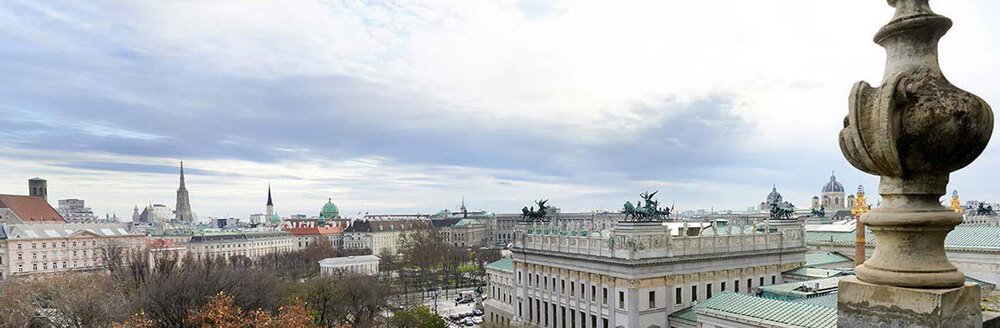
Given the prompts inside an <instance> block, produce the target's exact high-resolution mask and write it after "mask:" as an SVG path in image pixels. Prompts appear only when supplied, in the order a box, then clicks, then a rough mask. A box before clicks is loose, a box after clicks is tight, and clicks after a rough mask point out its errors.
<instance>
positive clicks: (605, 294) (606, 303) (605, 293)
mask: <svg viewBox="0 0 1000 328" xmlns="http://www.w3.org/2000/svg"><path fill="white" fill-rule="evenodd" d="M602 296H603V297H602V298H603V300H604V302H603V303H604V305H608V287H604V295H602Z"/></svg>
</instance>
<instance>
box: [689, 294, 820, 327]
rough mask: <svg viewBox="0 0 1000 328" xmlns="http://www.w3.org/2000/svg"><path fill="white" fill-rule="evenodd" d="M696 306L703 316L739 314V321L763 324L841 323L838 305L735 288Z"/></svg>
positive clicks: (696, 310)
mask: <svg viewBox="0 0 1000 328" xmlns="http://www.w3.org/2000/svg"><path fill="white" fill-rule="evenodd" d="M694 310H695V312H696V313H697V314H698V315H699V316H701V315H707V316H713V317H721V318H738V320H739V321H742V322H747V323H752V324H754V325H760V326H774V327H789V328H791V327H801V328H834V327H837V309H831V308H828V307H823V306H818V305H813V304H805V303H795V302H787V301H778V300H771V299H766V298H760V297H756V296H751V295H747V294H737V293H733V292H723V293H722V294H719V295H717V296H715V297H712V298H710V299H708V300H705V301H704V302H701V303H699V304H698V305H695V306H694Z"/></svg>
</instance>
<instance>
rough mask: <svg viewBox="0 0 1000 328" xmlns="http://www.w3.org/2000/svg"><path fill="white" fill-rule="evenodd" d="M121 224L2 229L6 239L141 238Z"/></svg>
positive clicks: (23, 226)
mask: <svg viewBox="0 0 1000 328" xmlns="http://www.w3.org/2000/svg"><path fill="white" fill-rule="evenodd" d="M127 227H128V225H127V224H122V223H39V224H9V225H6V226H3V227H2V230H4V233H0V235H6V238H7V239H10V240H15V239H48V238H66V237H73V236H79V235H83V234H92V235H96V236H99V237H121V236H142V235H143V234H138V233H132V232H130V231H128V229H127Z"/></svg>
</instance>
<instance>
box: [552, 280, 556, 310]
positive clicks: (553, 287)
mask: <svg viewBox="0 0 1000 328" xmlns="http://www.w3.org/2000/svg"><path fill="white" fill-rule="evenodd" d="M552 291H556V277H552ZM552 311H555V310H552Z"/></svg>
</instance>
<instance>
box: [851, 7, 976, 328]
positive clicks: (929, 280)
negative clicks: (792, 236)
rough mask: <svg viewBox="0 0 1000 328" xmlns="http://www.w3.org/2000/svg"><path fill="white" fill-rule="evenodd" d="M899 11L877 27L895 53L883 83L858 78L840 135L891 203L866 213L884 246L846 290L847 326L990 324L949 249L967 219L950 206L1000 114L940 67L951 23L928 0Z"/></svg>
mask: <svg viewBox="0 0 1000 328" xmlns="http://www.w3.org/2000/svg"><path fill="white" fill-rule="evenodd" d="M888 3H889V5H890V6H892V7H895V9H896V11H895V14H894V15H893V17H892V20H890V21H889V23H888V24H886V25H885V26H883V27H882V28H881V29H880V30H879V31H878V32H877V33H876V34H875V43H877V44H879V45H881V46H882V47H883V48H885V50H886V64H885V74H884V76H883V80H882V85H880V86H878V87H872V86H870V85H869V84H868V83H866V82H858V83H856V84H855V85H854V88H853V89H852V90H851V94H850V98H849V105H850V110H849V113H848V115H847V118H845V119H844V129H843V130H841V132H840V148H841V151H843V153H844V156H845V157H846V158H847V160H848V161H849V162H850V163H851V165H854V167H856V168H858V169H860V170H862V171H865V172H868V173H870V174H874V175H879V176H881V181H880V183H879V193H880V194H881V195H882V199H883V200H884V202H883V203H882V205H881V206H879V207H878V208H876V209H874V210H871V211H870V212H868V213H867V214H865V215H862V217H861V218H862V221H863V223H864V224H865V225H866V226H868V228H869V229H870V230H871V231H872V233H873V234H875V236H876V238H877V239H878V245H876V247H875V251H874V252H873V253H872V256H871V258H869V259H867V260H866V261H865V262H864V263H863V264H861V265H859V266H858V267H857V268H856V269H855V273H856V275H857V276H856V278H845V279H843V280H841V282H840V291H839V292H838V312H839V316H838V326H840V327H858V326H866V327H872V326H874V327H977V326H982V314H981V312H980V309H979V294H980V291H979V287H978V285H973V284H966V283H965V275H964V274H963V273H962V272H960V271H958V269H957V268H955V266H954V265H952V264H951V262H949V261H948V258H947V256H945V249H944V239H945V236H947V235H948V232H950V231H951V230H952V229H954V227H955V226H956V225H958V224H960V223H961V222H962V216H961V215H960V214H958V213H955V211H952V210H951V209H948V208H946V207H944V206H942V205H941V203H940V197H941V196H943V195H944V194H945V193H946V188H947V185H948V179H949V176H950V174H951V172H953V171H956V170H958V169H961V168H963V167H965V166H966V165H969V164H970V163H972V161H973V160H975V159H976V157H979V155H980V154H981V153H982V152H983V149H985V148H986V144H987V143H989V139H990V135H991V134H992V132H993V112H992V111H991V110H990V106H989V105H988V104H986V102H985V101H983V100H982V99H980V98H979V97H977V96H975V95H973V94H971V93H969V92H966V91H964V90H962V89H959V88H958V87H956V86H954V85H952V84H951V83H950V82H948V80H947V79H946V78H945V77H944V73H942V72H941V68H940V67H939V65H938V52H937V48H938V40H939V39H940V38H941V37H942V36H944V34H945V33H946V32H947V31H948V29H950V28H951V24H952V22H951V20H950V19H948V18H947V17H944V16H940V15H937V14H935V13H934V12H933V11H931V9H930V6H929V4H928V0H888Z"/></svg>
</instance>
